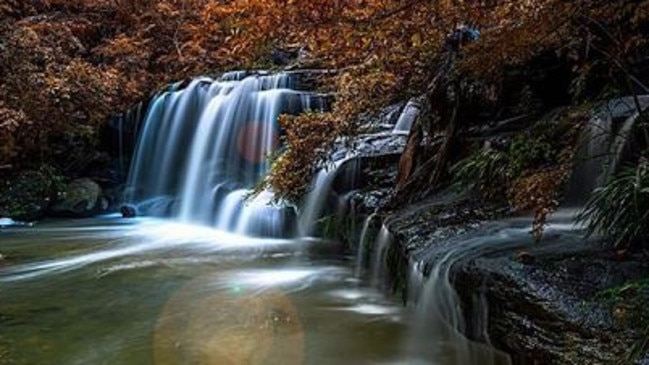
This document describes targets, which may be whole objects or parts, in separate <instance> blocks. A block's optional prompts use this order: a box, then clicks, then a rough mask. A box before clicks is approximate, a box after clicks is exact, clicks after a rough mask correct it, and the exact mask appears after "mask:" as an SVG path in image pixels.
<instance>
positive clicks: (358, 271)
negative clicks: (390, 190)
mask: <svg viewBox="0 0 649 365" xmlns="http://www.w3.org/2000/svg"><path fill="white" fill-rule="evenodd" d="M376 215H377V212H374V213H372V214H370V215H369V216H367V218H365V222H363V228H362V229H361V235H360V238H359V240H358V252H357V253H356V267H355V268H354V273H355V276H356V277H357V278H360V277H361V275H362V273H363V268H364V265H365V256H366V253H367V239H368V237H367V235H368V232H369V230H370V225H371V224H372V221H373V220H374V217H376Z"/></svg>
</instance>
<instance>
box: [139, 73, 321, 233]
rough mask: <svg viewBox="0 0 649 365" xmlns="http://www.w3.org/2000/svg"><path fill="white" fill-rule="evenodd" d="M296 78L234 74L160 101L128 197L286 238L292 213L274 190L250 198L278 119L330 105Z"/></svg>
mask: <svg viewBox="0 0 649 365" xmlns="http://www.w3.org/2000/svg"><path fill="white" fill-rule="evenodd" d="M296 77H297V76H295V75H292V74H277V75H260V74H254V75H251V76H248V75H247V74H246V73H245V72H233V73H228V74H226V75H224V76H223V77H222V78H221V79H219V80H213V79H209V78H199V79H195V80H193V81H191V82H190V83H189V85H187V87H185V88H184V89H182V90H177V88H178V85H176V87H174V88H171V90H170V91H167V92H164V93H162V94H160V95H159V96H157V97H156V98H155V100H153V101H152V103H151V105H150V107H149V110H148V114H147V117H146V120H145V122H144V126H143V128H142V132H141V134H140V137H139V140H138V143H137V148H136V153H135V156H134V158H133V162H132V166H131V170H130V175H129V187H130V188H131V193H130V195H129V197H128V198H129V200H130V201H131V202H133V203H135V204H137V205H138V206H139V208H140V209H141V210H144V211H145V213H148V214H162V215H172V216H176V217H177V218H178V219H180V220H181V221H184V222H192V223H201V224H206V225H211V226H215V227H217V228H219V229H221V230H226V231H231V232H237V233H241V234H256V235H264V236H265V235H269V236H277V235H280V234H283V232H279V231H281V230H283V227H282V221H283V219H284V218H285V216H286V215H288V214H290V213H288V211H287V208H280V207H272V206H270V205H271V202H272V200H273V196H272V193H270V192H262V193H260V194H259V195H257V196H256V197H255V198H254V199H252V200H251V201H247V198H248V196H249V195H250V194H251V192H252V188H253V187H254V186H255V185H256V184H258V183H259V182H260V181H261V179H262V178H263V177H264V176H265V174H266V173H267V171H268V168H269V163H268V157H269V156H270V155H271V154H272V153H274V152H275V151H277V149H278V148H279V137H280V134H281V132H280V130H279V126H278V123H277V119H278V116H279V115H280V114H282V113H291V114H295V113H300V112H302V111H304V110H314V111H322V110H324V109H325V108H326V97H324V96H322V95H318V94H313V93H307V92H302V91H296V90H295V86H296V83H297V81H296Z"/></svg>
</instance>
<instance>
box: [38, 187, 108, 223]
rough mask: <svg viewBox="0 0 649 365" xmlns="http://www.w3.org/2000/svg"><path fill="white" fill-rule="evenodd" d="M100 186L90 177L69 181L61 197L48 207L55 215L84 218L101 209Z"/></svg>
mask: <svg viewBox="0 0 649 365" xmlns="http://www.w3.org/2000/svg"><path fill="white" fill-rule="evenodd" d="M101 199H102V196H101V187H100V186H99V185H98V184H97V183H96V182H94V181H92V180H90V179H86V178H84V179H77V180H73V181H72V182H70V183H69V184H68V185H67V187H66V189H65V193H64V194H63V195H62V197H61V199H60V200H59V201H58V202H57V203H56V204H54V205H53V206H52V207H51V208H50V214H51V215H52V216H56V217H68V218H84V217H90V216H93V215H95V214H97V213H100V212H101V211H102V204H100V203H101Z"/></svg>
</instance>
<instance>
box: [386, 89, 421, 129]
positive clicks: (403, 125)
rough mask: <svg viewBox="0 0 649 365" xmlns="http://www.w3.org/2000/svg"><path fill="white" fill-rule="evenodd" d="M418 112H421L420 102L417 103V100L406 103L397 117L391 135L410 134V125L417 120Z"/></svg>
mask: <svg viewBox="0 0 649 365" xmlns="http://www.w3.org/2000/svg"><path fill="white" fill-rule="evenodd" d="M420 112H421V101H419V98H413V99H410V101H408V103H407V104H406V106H405V107H404V108H403V111H401V114H400V115H399V119H398V120H397V123H396V124H395V126H394V129H393V130H392V133H394V134H408V133H410V129H411V127H412V124H413V123H414V122H415V120H417V118H418V117H419V113H420Z"/></svg>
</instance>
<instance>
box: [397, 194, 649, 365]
mask: <svg viewBox="0 0 649 365" xmlns="http://www.w3.org/2000/svg"><path fill="white" fill-rule="evenodd" d="M455 198H457V197H455ZM492 218H494V217H493V216H490V215H489V214H486V213H485V212H484V211H482V210H480V209H477V208H475V207H472V206H471V205H470V204H468V203H467V202H466V201H465V202H462V203H459V202H458V201H457V200H454V199H453V198H449V197H448V196H447V197H445V198H438V199H437V200H431V201H430V202H427V203H422V204H421V205H420V206H419V207H417V208H416V209H411V210H409V211H398V212H395V213H393V214H392V215H391V216H390V217H389V218H388V219H387V221H388V222H389V225H388V228H389V229H390V231H391V233H392V235H393V237H394V239H393V247H392V249H390V250H389V251H388V252H389V255H390V257H388V259H387V260H386V262H387V263H388V264H387V269H388V270H389V271H390V277H391V278H392V279H393V283H392V284H393V287H394V288H395V289H403V290H406V291H408V290H417V288H408V287H407V285H404V284H405V283H407V280H405V277H406V276H407V275H409V271H410V270H412V265H413V263H417V265H416V268H417V269H416V270H419V271H421V272H422V273H423V275H424V276H427V275H428V274H429V273H430V271H431V268H433V267H434V266H435V265H437V263H438V262H439V260H440V259H441V258H442V257H445V256H446V257H448V256H447V255H448V254H449V252H451V250H453V249H457V247H458V245H462V244H463V243H462V240H463V238H462V237H466V238H464V239H466V240H470V239H475V238H476V237H480V238H479V240H480V239H484V240H486V241H489V243H488V244H487V245H474V246H472V247H471V249H468V250H466V251H465V253H463V254H459V255H457V256H456V258H457V259H456V261H455V262H454V263H453V264H452V267H451V271H450V281H451V284H452V285H453V287H454V289H455V290H456V292H457V293H458V295H459V298H460V302H461V306H462V314H463V316H464V319H465V323H466V329H465V332H466V335H467V337H469V338H470V339H472V340H476V341H481V342H484V341H490V342H491V344H492V345H493V346H494V347H496V348H498V349H500V350H503V351H505V352H507V353H509V354H510V355H511V356H512V360H513V363H514V364H521V365H528V364H534V365H535V364H614V363H622V364H627V363H628V364H630V363H641V362H640V361H641V360H638V359H639V358H642V357H643V356H642V354H643V353H644V352H646V348H645V347H643V342H642V341H643V335H644V333H645V331H646V329H647V324H646V320H647V316H646V314H647V310H646V309H644V308H643V307H644V306H643V305H642V304H641V303H644V302H645V301H646V298H647V295H648V294H649V290H647V285H646V283H645V281H646V279H644V278H646V277H647V276H648V275H649V264H647V263H646V260H644V259H643V257H641V256H640V255H638V256H636V255H629V256H627V257H624V258H621V257H617V256H616V254H615V253H614V252H611V251H608V250H603V249H602V247H601V242H598V241H596V240H591V241H588V240H584V239H583V238H582V236H581V233H580V232H578V231H570V230H565V229H563V228H565V227H558V228H557V229H554V228H553V226H552V224H551V225H550V227H549V229H548V231H547V233H546V236H545V237H544V239H543V240H542V241H541V242H540V243H538V244H534V243H533V240H532V239H531V238H529V237H526V235H527V232H526V227H527V226H528V225H529V223H526V222H525V221H526V219H514V220H507V221H506V222H507V223H505V225H501V224H500V223H496V224H494V222H499V221H495V220H491V221H489V219H492ZM527 220H531V219H527ZM500 222H502V221H500ZM557 225H559V224H557ZM512 228H513V229H516V230H519V231H520V235H518V236H517V234H513V235H512V234H511V231H508V232H509V233H507V234H505V233H504V232H505V231H504V230H505V229H512ZM498 235H501V236H502V237H498ZM494 237H496V238H495V239H492V238H494ZM449 242H451V244H449ZM454 245H455V246H454ZM485 333H486V334H487V335H488V336H485ZM645 356H646V355H645Z"/></svg>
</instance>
